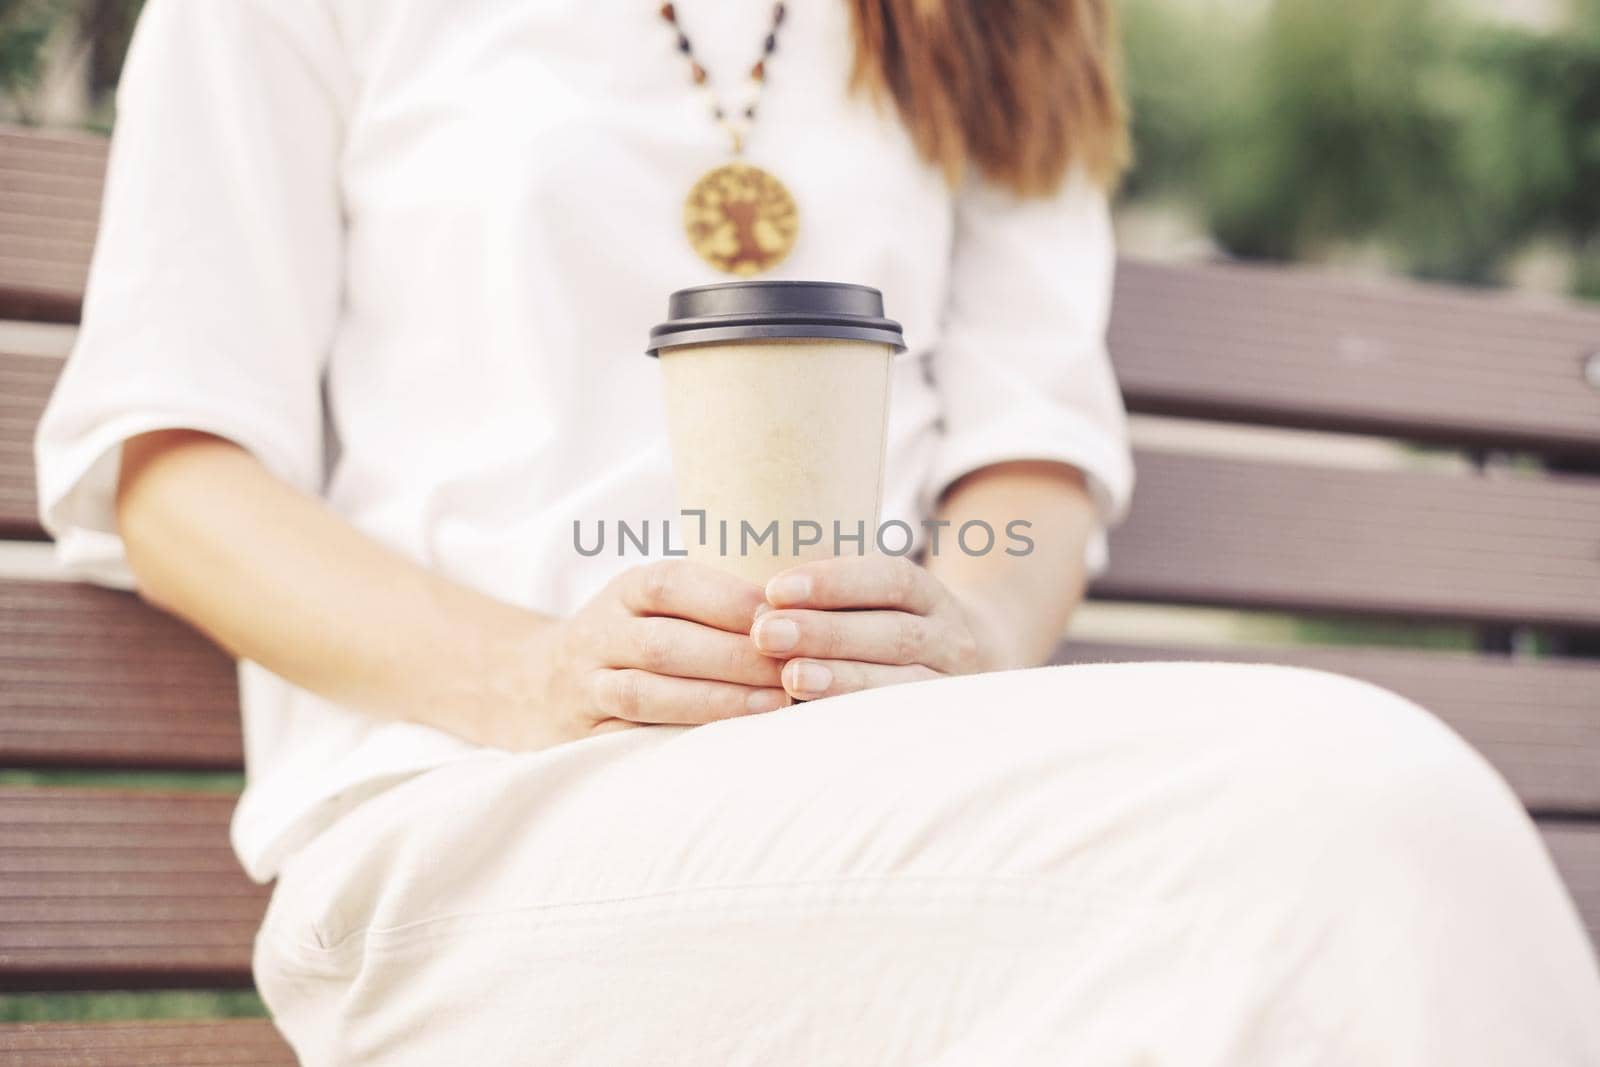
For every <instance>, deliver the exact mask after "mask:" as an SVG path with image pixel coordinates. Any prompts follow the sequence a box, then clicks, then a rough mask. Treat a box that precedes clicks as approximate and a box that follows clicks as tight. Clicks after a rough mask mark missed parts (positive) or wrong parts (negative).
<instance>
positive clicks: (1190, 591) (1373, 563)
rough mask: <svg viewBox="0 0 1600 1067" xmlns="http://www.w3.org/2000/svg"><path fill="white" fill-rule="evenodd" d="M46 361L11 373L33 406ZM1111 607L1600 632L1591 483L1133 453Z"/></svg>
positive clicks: (15, 481)
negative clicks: (1155, 605) (1204, 607)
mask: <svg viewBox="0 0 1600 1067" xmlns="http://www.w3.org/2000/svg"><path fill="white" fill-rule="evenodd" d="M50 362H51V361H49V360H46V359H44V358H42V357H37V356H12V357H4V356H0V376H4V375H5V372H6V371H7V370H8V369H10V368H12V367H13V366H15V367H16V368H17V369H16V371H15V374H14V380H15V382H16V384H15V385H14V386H13V387H12V389H13V392H12V395H11V397H10V398H9V399H8V400H7V401H5V403H6V405H7V409H9V410H10V411H19V412H20V411H21V410H22V409H23V408H25V407H26V406H27V405H37V406H38V407H42V405H43V403H44V401H45V398H46V396H47V393H48V384H47V380H46V378H45V377H44V376H42V375H41V374H40V373H39V368H40V366H41V365H42V364H43V365H48V364H49V363H50ZM37 413H38V412H37V410H34V411H33V412H32V414H31V415H30V416H26V417H25V416H23V415H20V414H18V415H9V414H7V410H5V409H0V537H6V536H10V537H39V536H42V533H41V531H40V530H39V528H38V522H37V518H36V514H35V512H36V503H35V497H34V483H33V456H32V419H35V418H37ZM1136 462H1137V464H1138V468H1139V484H1138V488H1137V490H1136V491H1135V497H1134V501H1135V502H1134V510H1133V514H1132V517H1131V518H1130V520H1129V522H1128V523H1127V525H1126V526H1124V527H1123V528H1122V529H1120V530H1118V531H1117V532H1116V533H1115V534H1114V535H1113V541H1112V546H1113V547H1112V553H1111V570H1110V572H1109V573H1108V574H1107V575H1105V576H1104V577H1103V578H1102V579H1101V580H1100V581H1099V582H1098V583H1097V584H1096V586H1095V592H1096V594H1097V595H1099V596H1101V597H1105V598H1111V599H1130V600H1146V601H1150V600H1154V601H1161V600H1171V601H1175V602H1180V603H1207V604H1222V605H1235V606H1244V607H1267V608H1275V609H1284V610H1305V611H1331V612H1347V613H1359V614H1369V615H1395V616H1400V617H1403V618H1417V619H1443V620H1451V619H1454V620H1463V621H1472V622H1491V623H1506V624H1517V623H1530V624H1545V625H1551V626H1557V627H1564V626H1576V627H1585V628H1592V627H1596V626H1600V534H1597V533H1596V531H1600V480H1596V479H1584V478H1577V477H1535V476H1531V475H1530V476H1515V477H1513V476H1509V475H1507V476H1499V477H1487V476H1470V477H1469V476H1462V475H1453V474H1438V473H1433V472H1408V471H1370V470H1342V469H1335V468H1327V467H1306V466H1301V465H1293V464H1282V463H1272V462H1265V463H1257V462H1252V461H1248V460H1240V459H1223V458H1217V457H1207V456H1194V455H1178V454H1174V453H1168V452H1160V451H1152V450H1142V451H1140V452H1139V453H1138V455H1137V457H1136Z"/></svg>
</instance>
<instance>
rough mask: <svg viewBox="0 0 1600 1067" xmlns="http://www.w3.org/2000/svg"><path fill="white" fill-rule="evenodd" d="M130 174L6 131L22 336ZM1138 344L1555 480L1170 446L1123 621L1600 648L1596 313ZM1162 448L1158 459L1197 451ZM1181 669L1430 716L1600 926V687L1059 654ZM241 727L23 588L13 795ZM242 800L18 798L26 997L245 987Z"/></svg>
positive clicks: (1127, 556)
mask: <svg viewBox="0 0 1600 1067" xmlns="http://www.w3.org/2000/svg"><path fill="white" fill-rule="evenodd" d="M103 163H104V146H103V144H102V143H101V142H99V141H98V140H95V139H93V138H84V137H57V136H54V135H51V136H44V135H39V134H35V133H28V132H24V131H19V130H4V129H0V320H5V319H11V320H15V321H24V322H57V323H71V322H72V321H74V320H75V318H76V315H77V311H78V307H79V304H80V301H81V293H82V286H83V279H84V273H85V269H86V263H87V258H88V254H89V251H90V248H91V244H92V238H93V233H94V230H95V225H96V217H97V213H98V203H99V192H100V173H101V169H102V167H103ZM6 336H7V335H6V334H5V332H4V330H3V328H0V538H4V539H9V540H14V541H33V540H39V539H41V538H42V537H43V534H42V531H41V530H40V529H39V527H38V523H37V518H36V515H35V510H34V493H33V470H32V453H31V435H32V431H33V427H34V425H35V423H36V421H37V418H38V414H39V411H40V409H41V408H42V406H43V404H44V402H45V399H46V398H47V396H48V394H49V390H50V388H51V386H52V384H53V382H54V380H55V377H56V374H57V372H58V370H59V367H60V356H59V352H57V353H56V354H41V353H40V351H39V350H38V348H37V347H36V346H35V347H34V350H33V351H32V352H31V353H30V352H24V351H18V350H15V349H16V348H17V347H18V346H13V350H12V351H9V352H8V351H7V346H6V344H5V341H4V338H5V337H6ZM17 336H23V334H21V333H19V334H17ZM28 336H32V335H31V334H30V335H28ZM1112 345H1113V353H1114V358H1115V360H1116V364H1117V368H1118V372H1119V375H1120V378H1121V381H1122V384H1123V387H1124V391H1125V394H1126V396H1127V400H1128V404H1129V407H1130V409H1131V410H1133V411H1134V412H1136V413H1144V414H1147V415H1158V416H1167V417H1172V418H1181V419H1183V420H1195V421H1199V422H1204V423H1216V422H1227V423H1232V424H1253V425H1256V426H1276V427H1290V428H1301V429H1303V428H1314V429H1317V430H1321V431H1333V432H1339V433H1360V434H1381V435H1386V436H1390V437H1395V438H1400V439H1404V440H1408V441H1415V442H1425V443H1428V444H1430V445H1434V446H1447V447H1453V448H1460V449H1467V450H1470V452H1469V455H1471V456H1474V457H1483V456H1491V455H1495V454H1499V453H1506V454H1509V455H1512V456H1514V457H1517V458H1519V459H1521V460H1527V459H1528V458H1529V457H1532V458H1533V459H1534V460H1535V462H1499V463H1488V464H1483V465H1481V466H1472V465H1467V466H1466V467H1465V468H1464V469H1448V470H1437V469H1430V468H1427V467H1419V468H1418V469H1363V468H1361V467H1355V468H1352V467H1335V466H1330V465H1327V464H1325V463H1315V462H1307V461H1302V460H1296V459H1294V458H1292V457H1286V456H1284V455H1279V454H1276V453H1277V452H1278V451H1280V450H1282V449H1283V448H1285V447H1287V446H1288V445H1290V444H1293V443H1294V442H1293V441H1292V440H1291V439H1289V438H1282V439H1280V438H1278V437H1270V436H1269V437H1254V436H1246V437H1244V438H1243V439H1242V444H1241V443H1237V442H1236V443H1233V444H1230V445H1229V446H1228V447H1227V448H1225V449H1221V450H1218V449H1207V450H1200V451H1196V450H1194V449H1191V448H1188V447H1187V446H1185V447H1182V448H1173V447H1170V446H1165V445H1162V444H1161V443H1160V442H1159V440H1157V441H1155V442H1154V443H1146V444H1144V445H1143V446H1142V447H1140V449H1139V451H1138V456H1137V461H1138V466H1139V489H1138V494H1137V503H1136V506H1135V509H1134V512H1133V515H1132V517H1131V519H1130V520H1129V522H1128V523H1127V525H1126V526H1124V527H1123V528H1122V529H1120V530H1119V531H1118V532H1117V533H1116V534H1115V536H1114V538H1113V541H1112V564H1111V568H1110V570H1109V572H1108V573H1107V574H1105V575H1104V576H1103V577H1102V578H1101V579H1100V580H1099V581H1098V582H1096V584H1095V586H1094V589H1093V591H1092V596H1093V597H1094V598H1095V599H1096V600H1100V601H1113V600H1121V601H1138V602H1153V603H1165V604H1203V605H1215V606H1223V607H1233V608H1270V609H1274V610H1279V611H1289V612H1299V613H1309V614H1311V615H1314V616H1318V617H1322V616H1328V615H1342V616H1351V617H1360V618H1368V619H1375V620H1391V621H1402V622H1410V621H1417V620H1426V621H1437V622H1446V623H1456V624H1465V625H1469V626H1472V627H1477V628H1479V629H1481V630H1482V632H1484V633H1485V634H1488V635H1491V636H1494V637H1495V638H1496V641H1495V642H1491V643H1493V644H1502V645H1503V644H1504V643H1505V642H1504V641H1503V640H1501V639H1502V638H1503V637H1504V635H1506V634H1507V633H1518V634H1524V635H1527V634H1532V635H1535V636H1536V637H1537V638H1538V639H1539V640H1542V641H1544V642H1545V643H1547V644H1556V645H1558V644H1560V643H1562V642H1564V641H1565V642H1579V641H1582V640H1584V639H1586V635H1590V634H1593V633H1595V632H1597V631H1600V479H1597V478H1596V477H1594V476H1591V475H1585V474H1581V473H1568V474H1553V473H1548V472H1546V471H1545V470H1543V469H1541V466H1540V464H1539V463H1538V462H1537V459H1538V458H1539V457H1544V458H1546V459H1549V458H1553V457H1559V459H1560V461H1561V462H1562V463H1563V464H1568V465H1572V466H1575V467H1578V468H1580V469H1581V468H1582V467H1584V466H1585V465H1588V466H1589V468H1590V469H1600V388H1597V386H1596V384H1595V382H1596V381H1597V380H1600V356H1597V355H1596V353H1600V311H1595V310H1593V309H1586V308H1581V307H1576V306H1571V305H1565V304H1559V303H1554V302H1552V303H1550V304H1549V305H1548V306H1532V305H1529V304H1527V303H1524V302H1518V301H1514V300H1512V299H1510V298H1507V297H1503V296H1492V295H1485V294H1478V293H1464V292H1458V291H1450V290H1444V289H1440V288H1435V287H1425V286H1418V285H1412V284H1400V283H1386V284H1384V285H1382V286H1377V285H1372V284H1362V283H1357V282H1348V281H1337V280H1332V279H1329V278H1326V277H1322V276H1319V275H1316V274H1311V273H1303V272H1298V271H1293V272H1292V271H1287V270H1278V269H1263V268H1256V267H1242V266H1223V265H1200V266H1193V265H1191V266H1170V265H1160V264H1154V263H1140V262H1126V263H1124V264H1123V265H1122V267H1121V270H1120V273H1119V279H1118V291H1117V303H1116V313H1115V318H1114V323H1113V327H1112ZM24 347H26V346H24ZM46 347H55V348H59V347H60V346H46ZM1149 428H1150V435H1149V436H1153V437H1155V438H1160V437H1161V435H1162V434H1163V433H1166V431H1167V429H1170V426H1169V425H1168V424H1166V423H1151V424H1150V427H1149ZM1158 431H1159V432H1158ZM1512 643H1513V644H1519V645H1520V644H1525V643H1526V642H1525V641H1517V642H1512ZM1156 657H1165V658H1220V659H1229V658H1231V659H1259V658H1271V659H1275V660H1278V661H1280V662H1291V663H1303V664H1307V665H1311V666H1321V667H1326V668H1329V669H1333V670H1340V671H1343V672H1345V673H1349V674H1354V675H1357V676H1360V677H1364V678H1368V679H1369V680H1372V681H1374V682H1377V683H1379V684H1382V685H1386V686H1389V687H1390V688H1393V689H1395V690H1397V691H1398V692H1401V693H1404V694H1405V695H1407V696H1410V697H1412V698H1413V699H1415V700H1417V701H1419V702H1420V703H1423V704H1425V705H1426V706H1428V707H1430V708H1432V709H1433V710H1434V711H1436V712H1437V713H1439V714H1440V715H1441V716H1443V717H1444V718H1445V719H1446V720H1447V721H1449V722H1450V723H1451V724H1452V725H1453V726H1455V727H1456V728H1457V729H1458V730H1459V731H1461V732H1462V733H1463V734H1464V735H1465V736H1466V737H1467V738H1468V739H1469V740H1471V741H1472V742H1473V743H1474V744H1476V745H1477V746H1478V747H1479V748H1480V749H1481V750H1482V751H1483V752H1484V753H1485V754H1486V755H1488V757H1489V758H1490V759H1491V760H1492V761H1493V762H1494V763H1495V764H1496V765H1497V766H1498V767H1499V768H1500V770H1501V771H1502V773H1504V774H1505V775H1506V776H1507V778H1508V780H1510V782H1511V783H1512V785H1513V786H1514V787H1515V788H1516V789H1517V790H1518V792H1519V793H1520V795H1521V796H1522V797H1523V799H1524V801H1525V803H1527V805H1528V806H1529V808H1530V810H1532V811H1533V812H1534V813H1535V814H1536V815H1538V816H1539V817H1540V818H1541V820H1542V825H1543V826H1544V829H1545V831H1546V837H1547V840H1548V841H1549V842H1550V845H1551V847H1552V850H1553V852H1554V853H1555V856H1556V859H1557V861H1558V863H1559V864H1560V865H1561V867H1562V869H1563V871H1564V872H1565V874H1566V875H1567V878H1568V882H1569V885H1570V886H1571V888H1572V890H1573V892H1574V895H1575V896H1576V897H1577V899H1578V900H1579V903H1580V906H1581V907H1582V909H1583V910H1584V912H1585V915H1586V918H1587V920H1588V921H1589V923H1590V925H1591V928H1593V929H1597V930H1600V773H1597V768H1600V662H1596V661H1593V660H1585V659H1581V658H1577V657H1568V658H1536V657H1531V656H1524V655H1509V654H1502V653H1499V652H1495V651H1489V652H1486V653H1473V652H1462V651H1456V652H1429V651H1424V650H1418V649H1414V648H1387V649H1386V648H1329V647H1309V646H1304V647H1286V648H1274V649H1271V650H1269V651H1263V650H1260V649H1249V648H1240V647H1233V646H1217V647H1210V646H1199V647H1196V646H1165V647H1152V646H1149V645H1114V644H1106V643H1094V642H1083V641H1078V642H1073V643H1069V644H1068V645H1066V646H1065V647H1064V649H1063V651H1062V653H1061V657H1060V658H1061V659H1062V660H1064V661H1066V660H1089V659H1108V658H1156ZM236 699H237V697H236V691H235V687H234V676H233V666H232V664H231V663H230V661H229V660H228V659H227V658H226V657H225V656H224V655H222V654H221V653H220V652H218V651H217V650H216V649H215V648H213V647H212V646H211V645H209V644H208V643H206V642H205V641H204V640H202V639H201V638H199V637H198V636H197V635H195V634H194V633H193V632H192V631H190V630H189V629H188V628H187V627H185V626H183V625H182V624H180V623H178V622H176V621H174V620H172V619H170V618H168V617H165V616H162V615H160V614H159V613H157V612H155V611H153V610H151V609H150V608H148V607H146V606H145V605H143V604H142V603H140V602H139V601H137V600H136V599H135V598H133V597H131V596H129V595H126V594H123V593H117V592H112V591H108V590H104V589H98V588H91V587H87V586H81V585H74V584H70V583H63V582H57V581H49V580H37V579H31V580H23V579H17V578H12V579H9V580H0V771H4V770H6V769H63V768H97V769H105V770H124V771H126V770H157V769H160V770H219V769H220V770H228V769H237V768H239V766H240V762H241V753H240V742H239V725H238V713H237V706H236ZM231 803H232V797H231V796H229V795H226V794H220V795H219V794H206V793H194V792H170V793H162V792H152V791H147V790H141V791H138V792H133V791H129V790H125V789H116V788H97V789H83V788H63V787H59V786H51V787H49V788H33V787H30V788H19V787H9V788H0V988H11V989H16V988H28V989H46V988H89V987H109V986H116V987H130V986H141V985H144V986H151V985H158V986H169V987H178V986H196V985H241V984H245V983H247V982H248V980H249V976H248V960H249V948H250V941H251V936H252V934H253V932H254V926H255V922H256V920H257V919H258V918H259V915H260V912H261V908H262V906H263V904H264V900H265V890H264V889H262V888H260V887H257V886H253V885H251V884H250V883H249V882H247V881H246V880H245V878H244V876H243V875H242V874H241V873H240V872H239V871H238V869H237V866H236V865H235V863H234V860H233V857H232V855H231V853H230V852H229V850H228V845H227V840H226V822H227V818H228V814H229V810H230V807H231Z"/></svg>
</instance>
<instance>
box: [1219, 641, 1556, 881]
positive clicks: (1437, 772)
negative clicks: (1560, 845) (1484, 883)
mask: <svg viewBox="0 0 1600 1067" xmlns="http://www.w3.org/2000/svg"><path fill="white" fill-rule="evenodd" d="M1279 670H1280V671H1283V672H1286V673H1287V674H1288V677H1286V678H1282V679H1279V682H1280V684H1281V683H1284V682H1287V683H1288V684H1289V686H1290V687H1291V689H1297V690H1298V692H1297V693H1296V696H1295V698H1294V699H1293V700H1292V701H1290V702H1288V706H1285V707H1281V708H1279V709H1278V711H1279V714H1278V715H1277V716H1276V721H1275V723H1274V725H1273V726H1272V727H1271V728H1270V729H1266V730H1264V731H1263V734H1262V736H1261V738H1260V739H1259V741H1258V743H1256V744H1254V745H1251V746H1250V747H1249V749H1248V752H1249V758H1248V760H1247V761H1246V763H1247V767H1246V770H1245V773H1246V775H1247V776H1249V775H1254V776H1255V777H1256V779H1257V781H1258V784H1260V785H1261V786H1263V787H1264V789H1266V790H1270V791H1272V792H1273V793H1274V794H1275V797H1276V800H1274V798H1273V797H1268V796H1262V797H1261V798H1260V799H1261V802H1262V803H1264V804H1273V805H1274V806H1275V808H1276V810H1275V811H1274V812H1273V815H1272V816H1271V820H1272V821H1273V822H1274V823H1275V824H1276V828H1277V829H1278V830H1281V831H1283V832H1284V833H1298V834H1313V835H1320V841H1319V843H1320V844H1322V845H1323V846H1325V847H1327V848H1330V849H1335V850H1337V851H1338V852H1340V853H1341V854H1344V855H1345V856H1346V857H1347V858H1349V857H1351V856H1366V857H1376V856H1379V855H1389V856H1394V855H1402V856H1410V857H1418V856H1426V857H1430V858H1432V859H1437V860H1439V861H1440V862H1442V861H1443V860H1444V858H1445V857H1446V856H1448V855H1456V856H1460V857H1474V858H1477V859H1482V858H1484V857H1486V856H1488V855H1490V854H1492V853H1493V852H1494V851H1496V849H1497V848H1499V847H1500V846H1502V845H1505V844H1507V843H1508V842H1510V841H1511V840H1512V839H1514V838H1525V837H1528V836H1530V835H1531V833H1532V831H1531V823H1530V821H1529V820H1528V818H1527V816H1526V815H1525V814H1524V813H1523V810H1522V807H1521V805H1520V803H1519V802H1518V801H1517V799H1516V797H1515V795H1514V794H1513V793H1512V792H1511V790H1510V788H1509V787H1508V786H1507V785H1506V784H1505V782H1504V781H1503V780H1502V779H1501V778H1500V776H1499V775H1498V774H1497V773H1496V772H1495V771H1494V770H1493V768H1491V767H1490V765H1489V764H1488V762H1487V761H1486V760H1485V759H1484V758H1483V757H1482V756H1481V755H1479V754H1478V753H1477V752H1476V751H1475V750H1474V749H1473V748H1472V747H1471V746H1470V745H1468V744H1467V743H1466V742H1465V741H1464V740H1462V739H1461V738H1460V737H1459V736H1457V735H1456V734H1455V733H1454V732H1453V731H1452V730H1451V729H1450V728H1449V727H1447V726H1446V725H1445V724H1444V723H1443V722H1441V721H1440V720H1439V719H1438V718H1436V717H1435V716H1434V715H1433V714H1432V713H1430V712H1429V711H1427V710H1425V709H1424V708H1422V707H1420V706H1418V705H1417V704H1415V703H1414V702H1412V701H1410V700H1408V699H1406V698H1405V697H1402V696H1400V695H1399V694H1397V693H1394V692H1392V691H1390V690H1388V689H1384V688H1382V687H1380V686H1376V685H1373V684H1371V683H1368V682H1363V681H1360V680H1358V679H1355V678H1351V677H1348V676H1345V675H1340V674H1334V673H1331V672H1327V671H1319V670H1307V669H1301V668H1279Z"/></svg>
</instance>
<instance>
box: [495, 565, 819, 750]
mask: <svg viewBox="0 0 1600 1067" xmlns="http://www.w3.org/2000/svg"><path fill="white" fill-rule="evenodd" d="M763 602H764V601H763V597H762V592H761V589H760V588H759V587H757V586H755V585H753V584H751V583H749V582H745V581H741V580H740V579H738V578H734V577H732V576H730V575H727V574H724V573H722V572H721V571H718V570H715V569H713V568H711V567H707V566H704V565H701V564H697V563H691V562H689V561H687V560H664V561H661V562H657V563H648V564H644V565H642V566H639V567H634V568H632V569H631V570H628V571H625V572H623V573H622V574H621V575H619V576H618V577H617V578H615V579H614V580H612V582H611V583H610V584H609V585H607V586H606V587H605V588H604V589H602V590H601V591H600V593H599V594H598V595H596V596H595V597H594V599H593V600H591V601H590V602H589V603H588V604H586V605H585V606H584V607H583V608H582V609H581V610H579V612H578V613H577V614H576V615H575V616H573V617H572V618H570V619H564V620H562V621H560V622H557V623H554V624H552V625H549V626H547V627H545V628H544V630H543V631H542V633H541V634H540V635H539V636H538V637H537V638H536V639H535V641H536V644H537V646H538V648H537V651H536V652H535V654H534V656H533V657H532V659H533V660H534V661H535V662H536V663H537V664H538V670H539V673H540V675H541V677H540V678H539V679H538V680H537V681H536V682H535V683H534V684H532V685H531V686H528V687H527V690H528V691H527V692H526V693H524V695H523V697H522V699H521V700H519V701H518V702H517V703H518V705H519V706H525V712H524V714H523V715H522V718H523V724H522V725H521V726H520V727H519V726H517V725H514V724H509V723H504V724H503V727H502V731H500V732H502V733H504V734H505V735H507V736H502V737H501V738H499V739H498V743H499V744H501V745H504V746H505V747H512V748H541V747H546V746H548V745H551V744H557V743H560V742H561V741H566V740H572V739H575V738H578V737H584V736H588V735H590V734H595V733H605V732H608V731H610V730H617V729H626V728H628V727H630V726H639V725H645V724H651V723H672V724H679V725H698V724H701V723H707V722H712V721H715V720H717V719H729V718H733V717H735V716H739V715H751V714H758V713H760V712H765V711H775V710H777V709H778V708H781V707H784V706H786V705H788V704H790V703H791V700H790V698H789V696H788V694H787V693H785V692H784V690H783V684H782V681H781V680H780V677H779V672H780V664H778V663H776V662H774V661H773V660H771V659H769V658H768V657H766V656H763V655H761V654H760V653H759V652H757V651H756V649H755V648H753V647H751V644H750V639H749V637H748V634H749V632H750V626H751V622H752V620H753V619H754V617H755V612H756V609H757V608H758V607H760V606H761V604H762V603H763ZM530 698H531V699H530ZM496 717H497V718H500V716H496ZM502 722H503V720H502ZM489 743H496V742H493V741H491V742H489Z"/></svg>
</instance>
